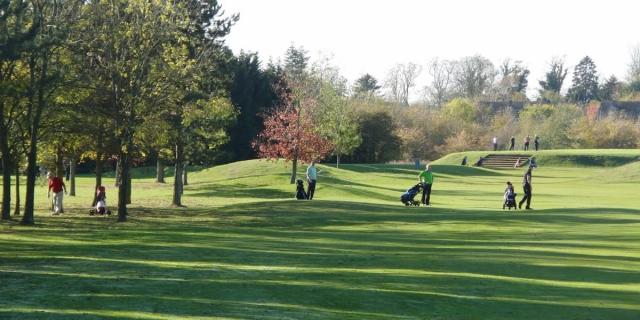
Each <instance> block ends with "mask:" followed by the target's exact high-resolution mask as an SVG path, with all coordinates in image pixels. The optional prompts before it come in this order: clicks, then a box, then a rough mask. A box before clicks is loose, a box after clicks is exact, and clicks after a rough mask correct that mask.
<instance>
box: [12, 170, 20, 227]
mask: <svg viewBox="0 0 640 320" xmlns="http://www.w3.org/2000/svg"><path fill="white" fill-rule="evenodd" d="M13 215H14V216H19V215H20V165H16V208H15V210H14V211H13Z"/></svg>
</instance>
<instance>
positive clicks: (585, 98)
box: [568, 56, 598, 104]
mask: <svg viewBox="0 0 640 320" xmlns="http://www.w3.org/2000/svg"><path fill="white" fill-rule="evenodd" d="M568 96H569V98H570V99H571V100H572V101H574V102H577V103H580V104H586V103H587V102H589V101H591V100H594V99H597V98H598V71H597V70H596V64H595V63H594V62H593V60H591V58H590V57H589V56H586V57H584V58H582V60H580V63H578V65H576V67H575V69H574V71H573V84H572V86H571V88H569V92H568Z"/></svg>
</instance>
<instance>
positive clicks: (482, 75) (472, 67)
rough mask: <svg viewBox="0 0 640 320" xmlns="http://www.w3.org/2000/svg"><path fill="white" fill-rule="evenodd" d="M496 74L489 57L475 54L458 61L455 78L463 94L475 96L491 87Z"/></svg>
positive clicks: (470, 96)
mask: <svg viewBox="0 0 640 320" xmlns="http://www.w3.org/2000/svg"><path fill="white" fill-rule="evenodd" d="M495 74H496V72H495V68H494V67H493V63H491V61H489V59H487V58H485V57H482V56H480V55H475V56H472V57H464V58H462V59H460V61H458V62H457V63H456V68H455V72H454V77H453V78H454V82H455V85H456V88H457V90H458V92H459V93H460V94H461V95H462V96H464V97H467V98H475V97H478V96H480V95H482V94H483V93H485V91H486V90H487V89H489V88H490V87H491V84H492V83H493V79H494V78H495Z"/></svg>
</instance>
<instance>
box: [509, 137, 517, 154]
mask: <svg viewBox="0 0 640 320" xmlns="http://www.w3.org/2000/svg"><path fill="white" fill-rule="evenodd" d="M515 148H516V137H514V136H511V145H509V151H513V149H515Z"/></svg>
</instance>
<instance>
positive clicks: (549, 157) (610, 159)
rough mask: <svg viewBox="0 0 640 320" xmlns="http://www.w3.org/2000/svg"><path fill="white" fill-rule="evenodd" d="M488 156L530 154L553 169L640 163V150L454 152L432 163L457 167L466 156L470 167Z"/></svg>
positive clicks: (542, 164) (541, 163) (543, 164)
mask: <svg viewBox="0 0 640 320" xmlns="http://www.w3.org/2000/svg"><path fill="white" fill-rule="evenodd" d="M489 154H530V155H532V156H535V157H536V161H537V162H538V164H540V165H541V166H554V167H616V166H621V165H624V164H628V163H632V162H635V161H640V149H563V150H540V151H531V150H530V151H522V150H516V151H497V152H494V151H468V152H456V153H452V154H449V155H447V156H445V157H442V158H441V159H438V160H437V161H434V164H449V165H459V164H460V163H461V162H462V158H464V157H465V156H466V157H467V160H468V163H469V164H470V165H471V164H473V163H475V162H476V161H478V159H479V158H480V157H484V156H487V155H489Z"/></svg>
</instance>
